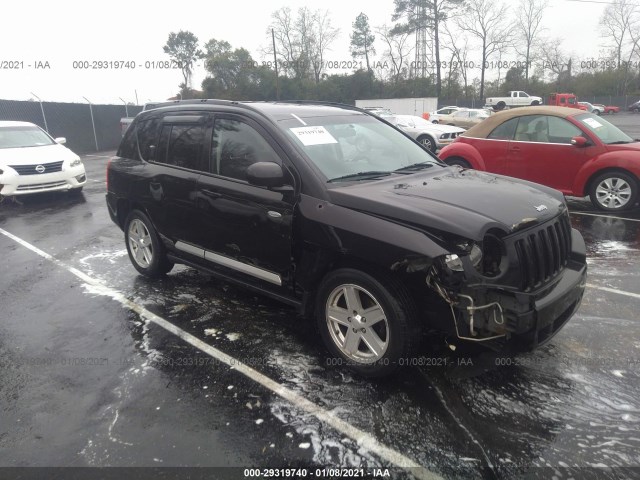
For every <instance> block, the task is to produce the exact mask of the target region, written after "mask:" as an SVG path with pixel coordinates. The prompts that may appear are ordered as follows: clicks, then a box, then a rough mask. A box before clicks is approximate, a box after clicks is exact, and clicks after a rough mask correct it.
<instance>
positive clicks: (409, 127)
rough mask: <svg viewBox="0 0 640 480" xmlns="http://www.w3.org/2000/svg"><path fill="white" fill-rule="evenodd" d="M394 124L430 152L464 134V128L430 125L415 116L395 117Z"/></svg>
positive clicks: (428, 122)
mask: <svg viewBox="0 0 640 480" xmlns="http://www.w3.org/2000/svg"><path fill="white" fill-rule="evenodd" d="M396 122H397V123H396V126H397V127H398V128H400V129H402V130H404V131H405V132H407V133H408V134H409V135H410V136H411V137H413V138H414V139H415V140H417V141H418V142H420V143H421V144H422V145H423V146H425V147H426V148H428V149H429V150H431V151H432V152H435V151H436V150H438V149H439V148H442V147H444V146H446V145H449V144H450V143H451V142H453V140H454V139H455V138H457V137H458V135H460V134H461V133H462V132H464V128H460V127H452V126H449V125H439V124H435V123H431V122H430V121H429V120H425V119H424V118H421V117H418V116H416V115H396Z"/></svg>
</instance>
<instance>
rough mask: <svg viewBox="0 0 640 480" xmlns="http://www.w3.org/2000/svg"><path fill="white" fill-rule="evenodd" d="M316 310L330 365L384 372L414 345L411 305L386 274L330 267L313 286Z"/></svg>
mask: <svg viewBox="0 0 640 480" xmlns="http://www.w3.org/2000/svg"><path fill="white" fill-rule="evenodd" d="M316 312H317V319H316V320H317V324H318V328H319V330H320V334H321V336H322V340H323V341H324V344H325V346H326V347H327V349H328V350H329V353H330V355H332V358H329V359H327V360H328V362H327V363H328V364H330V365H336V366H340V365H346V366H348V367H349V368H350V369H351V370H353V371H354V372H356V373H358V374H360V375H362V376H364V377H383V376H386V375H389V374H391V373H392V372H394V371H395V370H396V369H397V368H398V367H400V366H402V365H404V363H403V361H404V360H405V359H407V358H410V357H411V356H412V355H413V354H415V352H416V350H417V346H418V343H419V340H420V336H421V329H420V327H419V326H418V323H417V315H416V308H415V304H414V302H413V299H412V298H411V297H410V295H409V292H408V291H407V289H406V288H405V287H404V285H402V283H400V282H399V281H397V280H396V279H394V278H392V277H391V276H389V275H381V276H379V277H378V278H374V277H372V276H371V275H369V274H367V273H364V272H363V271H360V270H355V269H352V268H343V269H339V270H336V271H333V272H330V273H329V274H328V275H327V276H326V277H325V278H324V279H323V280H322V283H321V285H320V288H319V289H318V294H317V297H316ZM367 317H368V318H367ZM407 364H410V362H407Z"/></svg>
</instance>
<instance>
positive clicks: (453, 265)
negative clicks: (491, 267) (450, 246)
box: [444, 244, 482, 272]
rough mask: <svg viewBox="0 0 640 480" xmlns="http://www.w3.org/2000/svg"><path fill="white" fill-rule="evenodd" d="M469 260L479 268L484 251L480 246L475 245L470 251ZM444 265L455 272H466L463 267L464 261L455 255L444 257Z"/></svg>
mask: <svg viewBox="0 0 640 480" xmlns="http://www.w3.org/2000/svg"><path fill="white" fill-rule="evenodd" d="M469 260H471V264H472V265H473V266H474V267H476V268H477V267H478V265H480V262H481V261H482V250H481V249H480V247H479V246H478V245H475V244H474V245H473V246H472V247H471V250H470V251H469ZM444 263H445V265H447V267H449V268H450V269H451V270H453V271H454V272H462V271H463V270H464V268H463V266H462V259H461V258H460V256H458V255H457V254H455V253H451V254H449V255H445V256H444Z"/></svg>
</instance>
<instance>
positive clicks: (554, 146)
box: [504, 115, 588, 194]
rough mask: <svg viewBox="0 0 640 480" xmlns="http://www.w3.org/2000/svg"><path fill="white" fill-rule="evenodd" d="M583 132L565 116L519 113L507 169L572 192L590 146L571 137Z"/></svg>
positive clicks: (508, 172) (512, 173)
mask: <svg viewBox="0 0 640 480" xmlns="http://www.w3.org/2000/svg"><path fill="white" fill-rule="evenodd" d="M580 135H583V133H582V132H581V131H580V129H579V128H578V127H576V126H575V125H573V124H572V123H570V122H568V121H567V120H565V119H564V118H560V117H554V116H550V115H527V116H523V117H520V118H519V122H518V126H517V128H516V133H515V136H514V139H513V140H512V141H511V142H510V143H509V152H508V156H507V165H506V168H505V172H504V173H505V174H506V175H510V176H512V177H516V178H522V179H524V180H529V181H532V182H536V183H540V184H542V185H546V186H548V187H553V188H556V189H558V190H560V191H561V192H563V193H565V194H570V193H572V190H573V181H574V179H575V176H576V173H577V172H578V170H579V169H580V167H581V166H582V165H583V163H584V162H585V159H586V158H588V157H586V156H585V154H586V150H587V149H585V148H579V147H576V146H574V145H572V144H571V138H572V137H575V136H580Z"/></svg>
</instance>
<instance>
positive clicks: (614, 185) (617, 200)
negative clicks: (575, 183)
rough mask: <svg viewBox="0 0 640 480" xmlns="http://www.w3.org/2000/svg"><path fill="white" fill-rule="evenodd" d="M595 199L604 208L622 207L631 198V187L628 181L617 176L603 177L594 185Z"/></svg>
mask: <svg viewBox="0 0 640 480" xmlns="http://www.w3.org/2000/svg"><path fill="white" fill-rule="evenodd" d="M595 192H596V200H597V202H598V203H599V204H600V205H602V206H603V207H605V208H608V209H618V208H622V207H624V206H625V205H627V203H629V200H630V199H631V195H632V193H633V192H632V189H631V185H629V183H628V182H627V181H626V180H624V179H622V178H618V177H608V178H605V179H603V180H602V181H601V182H600V183H599V184H598V186H597V187H596V190H595Z"/></svg>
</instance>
